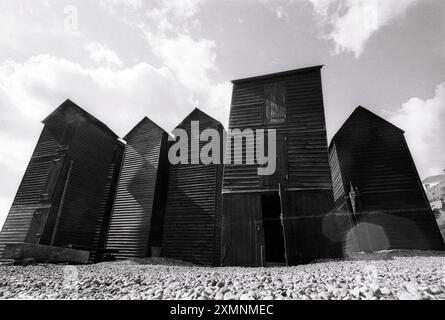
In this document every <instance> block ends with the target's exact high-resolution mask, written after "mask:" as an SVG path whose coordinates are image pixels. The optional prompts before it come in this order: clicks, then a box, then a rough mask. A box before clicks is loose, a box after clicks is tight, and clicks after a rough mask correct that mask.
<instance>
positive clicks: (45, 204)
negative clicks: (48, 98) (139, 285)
mask: <svg viewBox="0 0 445 320" xmlns="http://www.w3.org/2000/svg"><path fill="white" fill-rule="evenodd" d="M43 124H44V125H45V126H44V128H43V131H42V133H41V136H40V138H39V141H38V143H37V146H36V148H35V150H34V153H33V154H32V157H31V160H30V162H29V165H28V168H27V169H26V172H25V175H24V177H23V180H22V182H21V184H20V187H19V189H18V192H17V195H16V197H15V199H14V202H13V204H12V207H11V210H10V212H9V214H8V216H7V218H6V221H5V224H4V226H3V229H2V231H1V233H0V254H1V252H2V251H3V250H4V248H5V245H6V244H15V243H33V244H42V245H54V246H63V245H75V246H87V247H90V246H92V244H93V242H94V240H93V239H94V238H96V242H95V243H96V244H100V239H101V234H102V238H103V230H102V229H101V225H102V224H101V222H100V220H102V221H104V220H107V219H108V217H109V213H110V207H111V203H112V201H113V194H114V190H113V188H114V186H115V182H116V178H117V176H118V170H119V161H120V158H121V156H122V151H123V147H122V145H121V143H120V142H119V141H118V137H117V136H116V135H115V134H114V133H113V132H112V131H111V130H110V129H109V128H108V127H107V126H106V125H105V124H103V123H102V122H100V121H99V120H97V119H96V118H95V117H93V116H92V115H90V114H89V113H87V112H86V111H85V110H83V109H82V108H80V107H79V106H77V105H76V104H74V103H73V102H71V101H70V100H67V101H65V102H64V103H63V104H62V105H60V106H59V107H58V108H57V109H56V110H55V111H54V112H53V113H51V114H50V115H49V116H48V117H47V118H46V119H45V120H43Z"/></svg>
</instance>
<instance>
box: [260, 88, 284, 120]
mask: <svg viewBox="0 0 445 320" xmlns="http://www.w3.org/2000/svg"><path fill="white" fill-rule="evenodd" d="M264 101H265V119H264V121H265V123H266V124H281V123H285V122H286V88H285V86H284V83H282V82H280V83H273V84H269V85H266V86H265V87H264Z"/></svg>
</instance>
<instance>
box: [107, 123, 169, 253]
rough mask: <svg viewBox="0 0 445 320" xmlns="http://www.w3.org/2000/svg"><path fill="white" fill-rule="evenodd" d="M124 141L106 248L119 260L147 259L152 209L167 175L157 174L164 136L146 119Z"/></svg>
mask: <svg viewBox="0 0 445 320" xmlns="http://www.w3.org/2000/svg"><path fill="white" fill-rule="evenodd" d="M125 140H126V141H127V145H126V147H125V152H124V158H123V163H122V168H121V173H120V177H119V182H118V186H117V194H116V198H115V202H114V207H113V212H112V216H111V222H110V226H109V231H108V238H107V248H111V249H118V250H119V253H118V254H116V256H117V257H118V258H119V259H123V258H129V257H139V258H141V257H147V256H150V246H151V244H150V243H149V240H150V233H151V231H152V219H153V213H154V210H155V209H154V208H155V207H156V206H157V203H158V202H160V201H161V200H162V199H161V197H162V194H161V190H160V189H161V188H162V184H161V183H162V181H161V180H162V179H166V176H165V175H166V173H164V176H161V175H160V170H161V167H162V166H164V165H165V163H164V162H165V154H166V153H167V152H168V150H167V148H166V145H167V143H168V141H167V140H168V135H167V133H166V132H165V131H164V130H163V129H162V128H160V127H159V126H158V125H156V124H155V123H154V122H152V121H151V120H149V119H148V118H144V119H143V120H142V121H141V122H140V123H139V124H138V125H137V126H136V127H135V128H134V129H132V130H131V132H130V133H129V134H128V135H127V136H126V137H125ZM160 210H162V208H160ZM158 232H159V230H158Z"/></svg>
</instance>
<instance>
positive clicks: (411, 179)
mask: <svg viewBox="0 0 445 320" xmlns="http://www.w3.org/2000/svg"><path fill="white" fill-rule="evenodd" d="M403 134H404V132H403V131H402V130H400V129H398V128H397V127H395V126H393V125H392V124H390V123H389V122H387V121H385V120H384V119H382V118H380V117H378V116H377V115H375V114H373V113H371V112H370V111H368V110H366V109H365V108H362V107H359V108H357V109H356V110H355V111H354V113H353V114H352V115H351V116H350V118H349V119H348V120H347V121H346V123H345V124H344V125H343V126H342V128H341V129H340V130H339V131H338V133H337V134H336V135H335V137H334V139H333V141H332V143H331V147H330V151H331V160H335V153H336V154H337V159H338V162H336V161H331V166H332V171H333V172H335V174H336V176H335V177H334V185H335V186H337V187H336V188H338V189H343V190H345V193H346V195H345V196H346V197H345V196H342V194H341V193H340V192H339V193H338V195H337V204H336V208H337V211H338V213H340V214H342V215H344V214H345V213H347V214H349V215H351V214H352V207H351V204H350V201H349V198H348V195H349V192H350V191H351V188H350V185H351V184H352V186H353V187H354V188H358V190H359V196H360V197H359V203H360V209H359V211H358V212H357V220H358V221H359V223H360V225H359V226H358V227H356V229H357V230H359V232H356V233H358V236H357V238H358V239H359V242H360V243H357V239H355V240H353V239H352V238H351V236H352V233H353V232H351V224H350V222H348V221H347V220H344V223H345V225H344V226H343V232H344V237H345V240H344V241H345V242H346V243H345V248H346V249H345V250H347V251H351V250H370V251H374V250H383V249H443V248H444V244H443V239H442V237H441V235H440V232H439V230H438V227H437V224H436V222H435V220H434V217H433V215H432V212H431V209H430V206H429V203H428V201H427V199H426V196H425V193H424V190H423V188H422V185H421V182H420V179H419V176H418V174H417V170H416V167H415V164H414V162H413V160H412V158H411V154H410V151H409V149H408V146H407V145H406V142H405V138H404V136H403ZM340 176H341V179H340ZM340 181H341V182H340ZM368 233H371V234H374V236H372V235H371V236H369V237H368V236H366V241H364V239H365V238H363V234H368ZM383 239H384V240H383ZM360 240H361V241H360ZM353 242H355V243H353Z"/></svg>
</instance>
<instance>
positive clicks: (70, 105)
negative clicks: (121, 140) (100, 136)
mask: <svg viewBox="0 0 445 320" xmlns="http://www.w3.org/2000/svg"><path fill="white" fill-rule="evenodd" d="M68 110H70V111H74V112H75V113H77V114H79V115H80V116H82V117H83V118H85V119H86V120H88V121H90V122H92V123H94V124H95V125H96V126H98V127H99V128H101V129H102V130H103V131H105V132H106V133H108V134H110V135H112V136H113V137H115V138H118V136H117V135H116V134H115V133H114V132H113V131H112V130H111V129H110V128H108V127H107V126H106V125H105V124H104V123H103V122H101V121H100V120H98V119H97V118H96V117H94V116H92V115H91V114H90V113H88V112H87V111H85V110H84V109H82V108H81V107H79V106H78V105H77V104H75V103H74V102H72V101H71V100H69V99H67V100H65V102H63V103H62V104H61V105H60V106H59V107H57V109H56V110H54V111H53V112H52V113H51V114H50V115H49V116H47V117H46V118H45V119H43V120H42V123H43V124H47V123H48V122H49V121H50V120H51V119H52V118H53V117H56V116H58V115H63V114H66V113H67V112H68Z"/></svg>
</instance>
